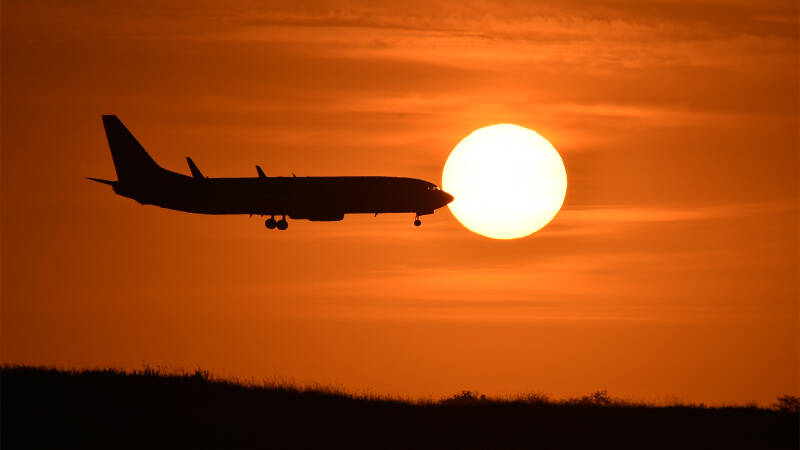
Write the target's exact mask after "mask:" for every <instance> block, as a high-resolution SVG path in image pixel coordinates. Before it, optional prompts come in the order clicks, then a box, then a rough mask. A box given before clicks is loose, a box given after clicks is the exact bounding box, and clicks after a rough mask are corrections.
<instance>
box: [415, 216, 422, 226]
mask: <svg viewBox="0 0 800 450" xmlns="http://www.w3.org/2000/svg"><path fill="white" fill-rule="evenodd" d="M420 225H422V221H421V220H419V215H417V216H416V217H414V226H415V227H418V226H420Z"/></svg>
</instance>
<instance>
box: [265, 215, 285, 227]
mask: <svg viewBox="0 0 800 450" xmlns="http://www.w3.org/2000/svg"><path fill="white" fill-rule="evenodd" d="M264 226H265V227H267V228H268V229H270V230H274V229H275V228H277V229H279V230H285V229H287V228H289V222H287V221H286V216H283V218H282V219H281V220H275V216H271V217H270V218H269V219H267V220H266V221H264Z"/></svg>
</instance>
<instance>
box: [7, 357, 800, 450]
mask: <svg viewBox="0 0 800 450" xmlns="http://www.w3.org/2000/svg"><path fill="white" fill-rule="evenodd" d="M0 376H1V378H0V383H1V385H0V388H1V389H2V391H1V392H0V394H1V395H2V448H3V449H14V448H109V449H113V448H142V449H145V448H169V449H183V448H198V449H201V448H225V449H248V448H270V449H281V448H325V449H327V448H371V449H396V448H408V449H421V448H435V449H502V448H531V449H572V448H581V449H589V448H592V449H595V448H615V449H620V448H635V449H654V448H655V449H657V448H670V449H687V448H697V449H704V450H705V449H717V448H718V449H731V448H758V449H761V448H776V449H778V448H780V449H797V448H798V427H799V426H800V424H799V423H800V418H799V417H798V414H797V413H796V412H793V411H791V410H792V409H793V408H794V407H795V406H796V405H795V406H792V402H793V401H795V400H796V398H794V397H787V398H784V399H783V402H782V403H781V405H782V406H783V407H784V409H783V410H779V409H764V408H757V407H754V406H753V407H749V406H741V407H724V408H717V407H714V408H711V407H704V406H692V405H689V406H687V405H674V406H647V405H638V404H631V403H624V402H619V401H615V400H613V399H611V398H609V397H608V396H607V395H606V394H605V393H604V392H597V393H594V394H592V395H589V396H586V397H582V398H579V399H571V400H563V401H548V400H547V399H546V398H543V397H540V396H530V397H527V398H522V397H521V398H520V399H517V400H493V399H484V398H481V397H476V396H475V395H473V394H471V393H470V392H466V391H465V392H463V393H461V394H458V395H456V396H454V397H452V398H450V399H445V400H442V401H438V402H427V403H410V402H404V401H399V400H387V399H379V398H366V397H354V396H352V395H348V394H345V393H339V392H333V391H326V390H321V389H317V390H314V389H297V388H294V387H290V386H279V385H277V386H272V385H265V386H247V385H240V384H236V383H232V382H226V381H219V380H213V379H209V377H208V376H207V375H206V374H204V373H203V372H197V373H194V374H184V375H170V374H162V373H159V372H158V371H152V370H144V371H138V372H134V373H130V374H126V373H123V372H120V371H116V370H91V371H74V372H68V371H59V370H52V369H45V368H31V367H4V368H2V370H0Z"/></svg>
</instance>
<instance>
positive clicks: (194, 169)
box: [186, 156, 205, 180]
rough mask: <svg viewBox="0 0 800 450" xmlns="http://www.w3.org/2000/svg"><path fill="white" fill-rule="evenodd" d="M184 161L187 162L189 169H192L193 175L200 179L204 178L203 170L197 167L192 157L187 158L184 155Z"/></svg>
mask: <svg viewBox="0 0 800 450" xmlns="http://www.w3.org/2000/svg"><path fill="white" fill-rule="evenodd" d="M186 162H188V163H189V169H190V170H191V171H192V176H193V177H195V178H199V179H201V180H202V179H204V178H205V177H204V176H203V172H200V169H198V168H197V166H196V165H195V164H194V161H192V158H189V157H188V156H187V157H186Z"/></svg>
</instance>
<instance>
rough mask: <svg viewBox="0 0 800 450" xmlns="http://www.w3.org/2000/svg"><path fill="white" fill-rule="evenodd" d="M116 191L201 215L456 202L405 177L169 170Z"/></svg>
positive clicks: (427, 207) (309, 214)
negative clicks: (210, 174)
mask: <svg viewBox="0 0 800 450" xmlns="http://www.w3.org/2000/svg"><path fill="white" fill-rule="evenodd" d="M160 172H161V173H158V174H153V175H151V176H149V177H147V178H144V179H141V178H140V179H137V180H136V181H135V182H128V183H126V182H125V181H117V182H116V183H115V184H114V185H113V186H114V192H116V193H117V194H120V195H122V196H125V197H129V198H132V199H134V200H136V201H138V202H140V203H142V204H151V205H156V206H160V207H163V208H169V209H175V210H179V211H185V212H190V213H199V214H258V215H264V216H267V215H269V216H273V215H286V216H289V217H290V218H292V219H309V220H341V219H342V218H343V217H344V215H345V214H379V213H414V214H416V215H419V216H421V215H425V214H432V213H433V212H434V210H436V209H438V208H441V207H442V206H444V205H446V204H447V203H449V202H450V201H451V200H452V197H451V196H450V195H449V194H447V193H445V192H443V191H442V190H441V189H439V188H438V187H437V186H436V185H434V184H433V183H429V182H427V181H424V180H419V179H416V178H403V177H374V176H365V177H252V178H194V177H189V176H186V175H183V174H179V173H176V172H171V171H167V170H163V169H162V171H160Z"/></svg>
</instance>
